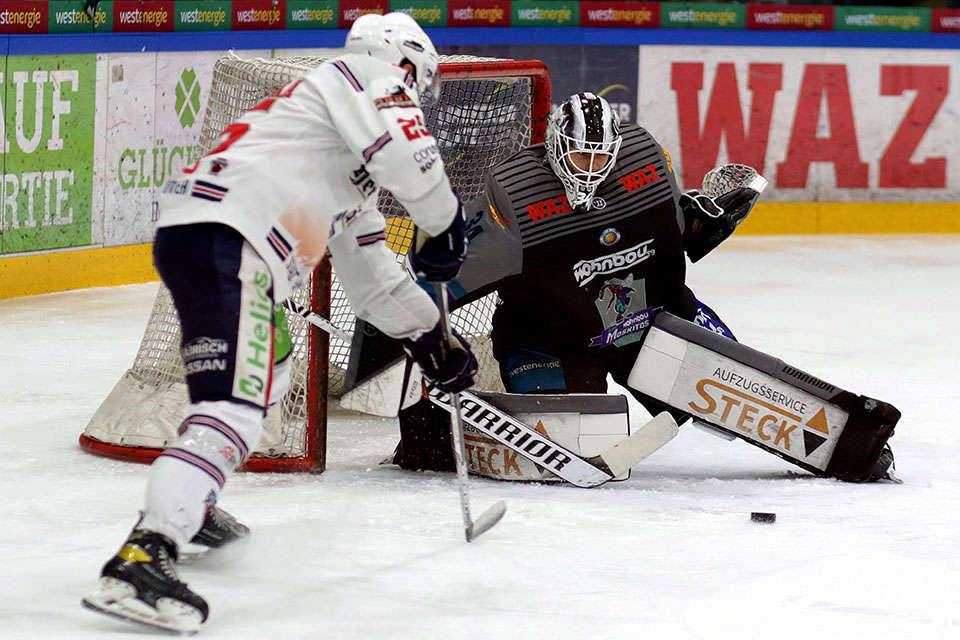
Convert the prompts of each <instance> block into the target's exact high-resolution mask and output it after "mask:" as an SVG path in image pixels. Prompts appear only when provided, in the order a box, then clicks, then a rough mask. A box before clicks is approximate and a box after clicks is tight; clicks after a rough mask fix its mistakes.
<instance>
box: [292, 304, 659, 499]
mask: <svg viewBox="0 0 960 640" xmlns="http://www.w3.org/2000/svg"><path fill="white" fill-rule="evenodd" d="M288 308H289V307H288ZM292 310H293V311H294V312H295V313H298V314H299V315H301V316H303V318H305V319H306V320H307V321H308V322H310V323H312V324H314V325H316V326H317V327H319V328H321V329H324V330H326V329H327V327H334V325H333V324H332V323H331V322H330V321H329V320H327V319H326V318H324V317H323V316H321V315H319V314H317V313H315V312H313V311H310V310H309V309H304V308H303V307H301V306H299V305H296V307H294V308H292ZM334 328H335V327H334ZM338 331H339V329H338ZM428 397H429V399H430V401H431V402H432V403H434V404H435V405H437V406H439V407H442V408H443V409H446V410H447V411H451V407H450V398H449V394H446V393H444V392H443V391H440V390H439V389H437V388H432V389H430V391H429V392H428ZM460 401H461V404H460V406H461V417H462V418H463V420H464V422H466V423H467V424H469V425H470V426H471V427H473V428H475V429H477V430H478V431H480V432H481V433H484V434H486V435H488V436H490V437H491V438H493V439H494V440H496V441H498V442H501V443H503V444H505V445H506V446H508V447H510V448H511V449H512V450H514V451H516V452H517V453H519V454H520V455H522V456H523V457H524V458H526V459H528V460H530V461H532V462H534V463H535V464H538V465H540V466H541V467H544V468H545V469H547V470H548V471H550V472H551V473H553V474H554V475H556V476H557V477H559V478H561V479H563V480H566V481H567V482H569V483H570V484H572V485H575V486H577V487H582V488H590V487H597V486H600V485H601V484H603V483H605V482H608V481H610V480H612V479H613V478H615V477H617V476H619V475H621V474H622V473H625V472H626V471H627V470H629V469H631V468H633V467H634V465H636V464H637V463H639V462H640V461H642V460H643V459H644V458H646V457H647V456H649V455H650V454H652V453H653V452H654V451H656V450H658V449H659V448H660V447H662V446H663V445H665V444H667V443H668V442H670V440H672V439H673V438H674V437H675V436H676V435H677V423H676V422H675V421H674V419H673V418H672V417H671V416H670V414H668V413H666V412H664V413H661V414H660V415H658V416H657V417H656V418H654V419H653V420H650V421H649V422H647V423H646V424H644V425H643V426H642V427H640V429H638V430H637V431H636V432H634V433H633V434H632V435H630V436H629V437H627V438H624V439H623V440H621V441H620V442H618V443H617V444H615V445H614V446H612V447H610V448H609V449H607V450H606V451H604V452H603V453H601V454H600V455H599V456H594V457H592V458H582V457H580V456H578V455H577V454H575V453H573V452H572V451H570V450H569V449H566V448H564V447H561V446H560V445H558V444H556V443H555V442H553V441H552V440H550V439H549V438H546V437H544V436H543V434H541V433H540V432H538V431H537V430H536V429H534V428H533V427H531V426H529V425H527V424H525V423H523V422H521V421H520V420H517V419H516V418H514V417H513V416H511V415H510V414H508V413H505V412H503V411H501V410H500V409H497V408H496V407H494V406H493V405H492V404H490V403H489V402H486V401H485V400H483V399H481V398H478V397H477V396H475V395H474V394H472V393H470V392H468V391H462V392H460Z"/></svg>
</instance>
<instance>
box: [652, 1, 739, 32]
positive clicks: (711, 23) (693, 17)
mask: <svg viewBox="0 0 960 640" xmlns="http://www.w3.org/2000/svg"><path fill="white" fill-rule="evenodd" d="M746 23H747V7H746V6H745V5H742V4H721V3H719V2H717V3H713V2H664V3H661V5H660V26H661V27H663V28H665V29H743V28H745V26H746Z"/></svg>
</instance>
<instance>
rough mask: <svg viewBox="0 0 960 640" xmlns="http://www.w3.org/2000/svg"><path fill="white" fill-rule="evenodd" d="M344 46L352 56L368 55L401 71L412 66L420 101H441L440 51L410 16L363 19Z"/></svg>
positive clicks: (360, 19)
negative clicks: (404, 66) (408, 65)
mask: <svg viewBox="0 0 960 640" xmlns="http://www.w3.org/2000/svg"><path fill="white" fill-rule="evenodd" d="M344 46H345V48H346V50H347V51H348V52H349V53H360V54H367V55H370V56H373V57H374V58H378V59H379V60H383V61H384V62H389V63H390V64H395V65H397V66H398V67H399V66H401V65H403V64H404V63H406V62H409V63H410V64H412V65H413V73H414V79H415V80H416V84H417V91H418V92H419V94H420V98H421V99H426V100H428V101H434V100H437V99H439V98H440V71H439V69H438V68H437V67H438V65H439V63H440V60H439V57H438V56H437V50H436V49H435V48H434V46H433V43H432V42H430V37H429V36H427V34H426V33H424V31H423V29H421V28H420V25H419V24H417V22H416V20H414V19H413V18H411V17H410V16H408V15H407V14H405V13H400V12H398V11H394V12H392V13H388V14H385V15H382V16H381V15H377V14H372V13H368V14H365V15H362V16H360V17H359V18H357V20H356V21H355V22H354V23H353V26H352V27H351V28H350V32H349V33H347V42H346V44H345V45H344Z"/></svg>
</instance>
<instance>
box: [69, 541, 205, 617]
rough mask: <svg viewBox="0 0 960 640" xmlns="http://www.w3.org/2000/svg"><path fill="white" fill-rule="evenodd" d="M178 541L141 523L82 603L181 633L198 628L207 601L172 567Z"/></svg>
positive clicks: (113, 615)
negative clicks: (191, 588) (141, 527)
mask: <svg viewBox="0 0 960 640" xmlns="http://www.w3.org/2000/svg"><path fill="white" fill-rule="evenodd" d="M176 560H177V546H176V544H175V543H174V542H173V540H171V539H170V538H168V537H167V536H165V535H162V534H160V533H154V532H152V531H146V530H142V529H136V530H134V531H133V533H131V534H130V537H129V538H128V539H127V542H126V543H125V544H124V545H123V547H122V548H121V549H120V551H119V552H118V553H117V555H116V556H114V557H113V558H111V559H110V560H109V561H108V562H107V564H106V565H104V567H103V570H102V571H101V572H100V576H101V577H100V585H99V587H98V588H97V589H96V590H94V591H92V592H91V593H89V594H87V595H86V596H84V598H83V601H82V602H83V606H84V607H87V608H88V609H92V610H94V611H98V612H100V613H103V614H105V615H108V616H112V617H115V618H119V619H122V620H129V621H131V622H137V623H139V624H143V625H146V626H149V627H154V628H157V629H162V630H165V631H173V632H176V633H188V634H189V633H196V632H197V630H199V628H200V625H201V623H203V622H204V621H205V620H206V619H207V615H208V613H209V608H208V606H207V602H206V601H205V600H204V599H203V598H201V597H200V596H199V595H197V594H196V593H194V592H193V591H191V590H190V589H189V588H188V587H187V585H186V584H185V583H183V582H181V581H180V579H179V578H178V577H177V573H176V571H175V570H174V568H173V563H174V562H176Z"/></svg>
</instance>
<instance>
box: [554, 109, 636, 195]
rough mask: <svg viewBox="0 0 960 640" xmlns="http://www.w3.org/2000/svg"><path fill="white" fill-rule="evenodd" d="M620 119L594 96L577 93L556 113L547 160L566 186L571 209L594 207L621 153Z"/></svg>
mask: <svg viewBox="0 0 960 640" xmlns="http://www.w3.org/2000/svg"><path fill="white" fill-rule="evenodd" d="M622 140H623V138H622V137H621V136H620V118H619V117H618V116H617V114H616V113H615V112H614V111H613V109H611V108H610V103H609V102H607V101H606V100H604V99H603V98H601V97H600V96H598V95H595V94H593V93H577V94H575V95H572V96H570V97H569V98H567V99H566V100H564V101H563V102H562V103H561V104H560V106H558V107H557V108H556V109H554V110H553V113H551V114H550V119H549V120H548V121H547V136H546V147H547V160H549V162H550V167H551V168H553V171H554V173H556V174H557V177H558V178H560V182H562V183H563V189H564V191H566V193H567V200H568V201H569V202H570V206H571V207H578V206H581V205H583V206H585V207H586V208H588V209H589V208H590V207H591V206H593V195H594V193H596V191H597V187H599V186H600V183H601V182H603V181H604V180H606V178H607V176H608V175H610V172H611V171H613V165H614V164H615V163H616V161H617V152H618V151H619V150H620V142H621V141H622Z"/></svg>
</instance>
